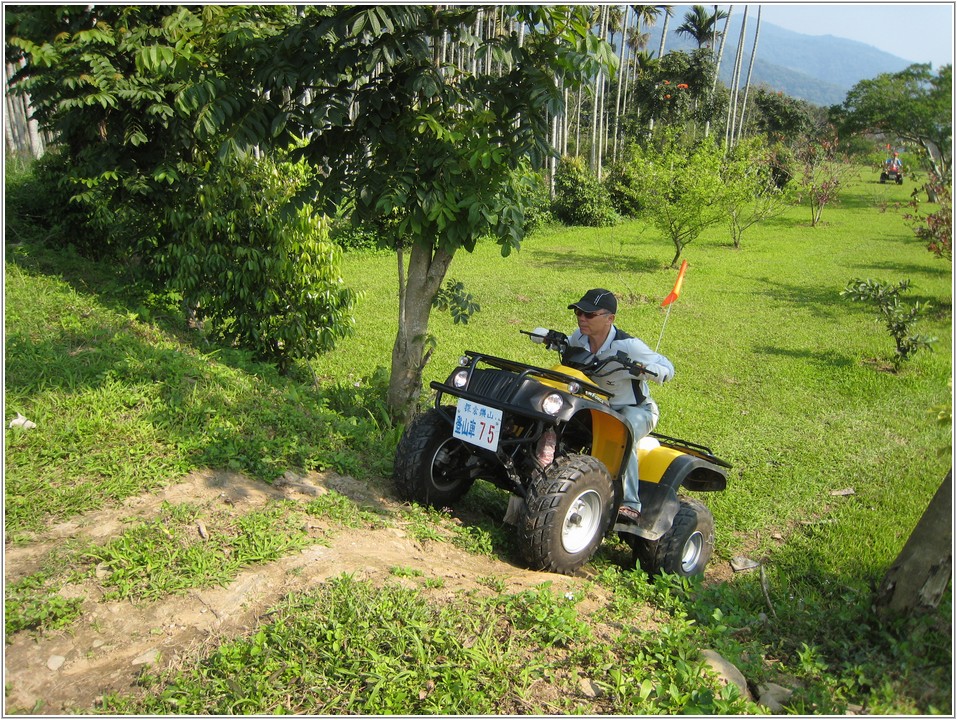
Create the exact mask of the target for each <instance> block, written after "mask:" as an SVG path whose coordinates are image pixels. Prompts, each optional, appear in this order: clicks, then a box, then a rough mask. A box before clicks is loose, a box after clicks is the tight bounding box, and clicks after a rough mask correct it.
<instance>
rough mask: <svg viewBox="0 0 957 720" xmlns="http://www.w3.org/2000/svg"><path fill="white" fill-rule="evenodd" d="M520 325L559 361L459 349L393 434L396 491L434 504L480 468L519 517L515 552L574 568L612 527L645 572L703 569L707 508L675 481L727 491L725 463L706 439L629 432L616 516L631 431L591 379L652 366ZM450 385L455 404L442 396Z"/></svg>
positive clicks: (448, 502)
mask: <svg viewBox="0 0 957 720" xmlns="http://www.w3.org/2000/svg"><path fill="white" fill-rule="evenodd" d="M522 332H523V333H524V334H526V335H529V336H530V337H531V339H532V340H533V341H534V342H538V343H545V346H546V347H547V348H548V349H551V350H557V351H558V352H559V353H560V355H561V358H562V361H561V364H559V365H556V366H554V367H552V368H551V369H544V368H539V367H534V366H532V365H526V364H524V363H520V362H514V361H511V360H504V359H502V358H498V357H494V356H491V355H484V354H480V353H475V352H466V354H465V356H464V357H462V358H461V359H460V361H459V365H460V366H459V367H458V368H457V369H455V370H454V371H453V372H452V374H451V375H449V377H448V379H447V380H446V381H445V382H444V383H439V382H433V383H432V384H431V386H432V388H433V389H434V390H436V392H437V396H436V401H435V407H434V408H432V409H431V410H429V411H428V412H426V413H424V414H422V415H420V416H419V417H418V418H417V419H416V420H415V421H413V422H412V423H411V424H410V425H409V426H408V428H406V431H405V433H404V435H403V436H402V439H401V440H400V442H399V445H398V448H397V450H396V458H395V473H394V482H395V487H396V491H397V492H398V494H399V496H400V497H401V498H402V499H404V500H407V501H410V502H418V503H422V504H425V505H429V506H432V507H436V508H443V507H449V506H452V505H454V504H455V503H456V502H457V501H458V500H460V499H461V498H462V497H463V496H464V495H465V493H467V492H468V490H469V488H470V487H471V486H472V483H473V482H474V481H475V480H477V479H483V480H486V481H488V482H491V483H493V484H494V485H496V486H498V487H500V488H502V489H504V490H507V491H508V492H510V493H511V494H512V497H511V498H510V502H509V507H508V512H507V513H506V518H505V520H506V522H509V523H511V524H516V525H517V526H518V544H519V547H520V550H521V553H522V556H523V558H524V560H525V561H526V562H528V564H529V565H530V567H532V568H533V569H536V570H547V571H551V572H559V573H565V574H572V573H574V572H575V571H577V570H578V569H579V568H580V567H581V566H582V565H584V564H585V563H587V562H588V561H589V560H590V559H591V557H592V556H593V555H594V553H595V551H596V550H597V549H598V546H599V545H600V543H601V541H602V539H603V538H604V536H605V535H606V534H607V533H609V532H611V531H617V532H618V533H619V536H620V537H621V538H622V540H623V541H625V542H626V543H627V544H628V545H629V546H630V547H631V549H632V552H633V562H637V563H639V564H640V565H641V567H642V569H644V570H645V571H646V572H648V573H656V572H660V571H665V572H669V573H677V574H679V575H685V576H690V575H696V574H700V573H702V572H704V568H705V565H707V563H708V560H709V559H710V558H711V553H712V549H713V545H714V519H713V517H712V515H711V513H710V511H709V510H708V509H707V508H706V507H705V506H704V505H703V504H702V503H701V502H699V501H698V500H694V499H690V498H686V497H679V496H678V494H677V491H678V489H679V488H681V487H682V486H684V487H685V488H687V489H688V490H692V491H715V490H724V489H725V487H726V485H727V474H726V471H727V469H728V468H730V467H731V466H730V465H729V464H728V463H726V462H724V461H723V460H720V459H718V458H717V457H715V456H714V455H713V454H712V452H711V450H710V449H708V448H707V447H704V446H703V445H696V444H694V443H690V442H685V441H683V440H677V439H675V438H670V437H666V436H664V435H659V434H657V433H652V435H651V436H649V437H647V438H644V439H643V440H642V441H641V442H640V443H638V457H639V477H640V490H639V495H640V498H641V507H642V509H641V520H640V522H639V523H637V524H634V523H630V522H628V523H626V522H619V523H617V524H615V521H616V518H617V513H618V507H619V505H620V504H621V500H622V494H623V491H622V475H623V473H624V470H625V466H626V464H627V463H626V458H627V457H628V454H629V453H631V452H634V451H635V449H634V440H633V438H632V434H631V429H630V426H629V425H628V423H627V422H626V421H625V419H624V417H623V416H622V415H620V414H619V413H617V412H616V411H614V410H612V409H611V407H610V406H609V405H608V397H609V396H610V394H609V393H608V392H606V391H605V390H602V389H601V388H600V387H598V385H596V384H594V382H593V380H592V378H601V377H602V376H603V375H605V374H609V373H611V372H614V371H615V370H620V368H621V366H625V367H627V368H628V369H629V371H630V372H631V374H632V375H634V376H636V377H637V376H639V375H641V374H642V373H647V374H651V373H650V372H649V371H647V370H646V369H645V368H644V367H643V366H641V365H639V364H637V363H634V362H632V361H631V360H630V359H629V358H628V357H627V356H625V355H624V354H623V353H619V354H618V356H617V357H613V358H605V359H602V360H599V359H597V358H596V357H595V356H594V355H593V354H591V353H589V352H588V351H587V350H584V349H581V348H569V347H568V338H567V336H565V335H564V334H562V333H560V332H557V331H554V330H545V329H544V328H538V329H536V330H534V331H533V332H526V331H524V330H523V331H522ZM447 395H448V396H452V397H454V398H455V399H456V403H455V404H454V405H451V404H443V401H444V400H445V396H447Z"/></svg>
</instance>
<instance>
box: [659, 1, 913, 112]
mask: <svg viewBox="0 0 957 720" xmlns="http://www.w3.org/2000/svg"><path fill="white" fill-rule="evenodd" d="M706 7H708V8H709V9H710V8H711V6H706ZM689 10H691V7H690V6H683V5H679V6H674V15H673V16H672V18H671V20H670V21H669V23H668V39H667V41H666V43H665V52H666V53H667V52H668V51H669V50H685V51H689V50H693V49H695V48H696V47H697V46H696V45H695V43H694V41H692V40H689V39H687V38H685V37H682V36H680V35H677V34H675V32H674V30H675V28H677V27H678V26H679V25H681V23H682V22H684V16H685V13H686V12H688V11H689ZM743 15H744V11H743V10H742V9H741V8H740V6H738V7H736V8H735V9H734V11H733V12H732V14H731V27H730V28H729V29H728V39H727V41H726V42H725V46H724V56H723V58H722V60H721V72H720V77H721V80H722V82H724V83H725V84H726V85H730V84H731V76H732V72H733V68H732V65H733V64H734V55H735V53H736V52H737V47H738V38H739V37H740V35H741V20H742V16H743ZM756 22H757V10H756V8H754V7H752V8H751V9H750V10H749V12H748V27H747V29H746V32H745V37H744V43H745V44H744V54H745V56H744V57H745V59H744V64H743V66H742V70H741V72H742V74H745V75H746V73H747V66H748V65H747V64H748V61H749V60H750V58H751V47H752V45H753V44H754V28H755V24H756ZM661 25H662V20H659V21H658V27H655V28H651V29H650V31H649V33H650V35H651V38H650V40H649V41H648V49H649V50H652V51H655V52H657V50H658V45H659V43H660V42H661ZM718 29H719V30H723V29H724V21H721V22H719V23H718ZM719 42H720V41H719ZM909 65H911V63H910V62H909V61H908V60H904V59H903V58H899V57H896V56H894V55H891V54H890V53H887V52H884V51H883V50H878V49H877V48H876V47H874V46H872V45H868V44H866V43H861V42H857V41H856V40H845V39H844V38H839V37H834V36H833V35H821V36H816V35H805V34H803V33H797V32H793V31H792V30H787V29H785V28H782V27H780V26H778V25H773V24H771V23H768V22H765V21H763V20H762V22H761V35H760V37H758V52H757V56H756V58H755V61H754V73H753V75H752V77H751V84H752V85H759V84H763V85H767V86H769V87H770V88H771V89H772V90H780V91H782V92H784V93H785V94H787V95H790V96H791V97H796V98H801V99H803V100H807V101H808V102H810V103H813V104H815V105H823V106H829V105H835V104H837V103H841V102H843V101H844V98H845V97H846V96H847V92H848V90H850V89H851V88H852V87H854V85H856V84H857V83H858V82H860V81H861V80H864V79H867V78H872V77H876V76H877V75H880V74H881V73H893V72H898V71H900V70H903V69H904V68H906V67H908V66H909ZM741 83H742V85H743V84H744V79H743V78H742V81H741Z"/></svg>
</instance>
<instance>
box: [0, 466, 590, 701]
mask: <svg viewBox="0 0 957 720" xmlns="http://www.w3.org/2000/svg"><path fill="white" fill-rule="evenodd" d="M327 489H334V490H336V491H338V492H341V493H343V494H345V495H347V496H349V497H351V498H352V499H354V500H356V501H358V502H359V503H360V504H362V505H365V506H367V507H380V508H383V509H395V508H396V507H397V506H396V505H395V503H394V501H391V500H390V499H388V498H386V497H383V496H382V495H380V494H378V493H377V492H376V491H375V490H373V489H370V486H368V485H365V484H362V483H358V482H356V481H355V480H352V479H351V478H345V477H341V476H338V475H335V474H325V475H319V474H311V475H309V476H307V477H305V478H294V479H293V481H292V482H287V483H283V484H281V486H280V487H272V486H269V485H266V484H264V483H261V482H256V481H251V480H249V479H247V478H245V477H243V476H241V475H236V474H229V473H206V474H199V473H198V474H195V475H193V476H191V477H189V478H188V479H187V480H186V481H184V482H182V483H179V484H177V485H174V486H171V487H169V488H167V489H166V490H165V491H163V492H161V493H155V494H151V495H148V496H140V497H135V498H131V499H129V500H128V501H126V502H125V503H124V504H123V505H122V506H121V507H119V508H113V509H111V510H101V511H97V512H93V513H89V514H87V515H84V516H81V517H79V518H76V519H74V520H71V521H70V522H68V523H64V524H61V525H58V526H55V527H53V528H51V529H50V530H49V531H48V532H46V533H44V534H43V536H42V537H37V538H35V539H34V541H33V542H31V543H29V544H26V545H18V546H15V547H14V546H9V547H7V548H6V550H5V568H4V577H5V580H6V581H7V582H8V583H9V582H11V581H15V580H16V579H18V578H22V577H25V576H26V575H29V574H31V573H34V572H36V571H37V570H39V569H41V566H42V563H43V562H44V558H45V557H46V556H47V554H48V553H49V552H50V550H51V549H53V548H55V547H56V546H57V545H59V544H62V543H64V542H66V541H69V540H75V541H80V542H84V541H90V540H95V541H97V542H106V541H107V540H109V539H110V538H111V537H113V536H116V535H119V534H120V533H122V532H123V530H124V529H125V528H126V527H128V524H129V522H130V521H131V520H132V521H139V520H147V519H150V518H153V517H155V516H156V515H157V514H158V513H159V510H160V507H161V506H162V503H163V502H164V501H165V502H168V503H171V504H178V503H183V502H190V503H192V504H195V505H201V506H207V507H213V506H216V505H217V504H220V503H226V504H228V505H231V506H234V507H236V508H237V510H238V511H241V512H242V511H249V510H251V509H253V508H255V507H260V506H262V505H264V504H266V503H268V502H270V501H273V500H280V499H300V500H302V499H308V497H309V496H310V495H313V496H314V495H316V494H318V493H321V492H324V491H325V490H327ZM397 566H398V567H403V568H410V569H412V570H414V571H418V572H421V573H422V575H421V576H420V577H418V578H417V579H418V580H419V581H420V582H419V583H417V585H419V586H421V582H422V581H424V580H426V579H441V580H442V583H441V588H440V589H438V590H432V591H430V592H434V593H436V598H437V600H438V601H442V600H443V599H445V600H450V599H452V598H453V597H454V596H456V595H458V594H460V593H462V592H464V591H471V590H476V589H479V590H487V588H485V587H484V586H481V585H480V584H479V583H478V582H477V581H476V579H477V578H482V577H490V576H492V577H496V578H498V579H499V580H500V581H501V582H503V583H504V584H505V588H506V592H521V590H523V589H526V588H530V587H534V586H536V585H538V584H540V583H542V582H547V581H550V582H551V583H552V584H553V586H554V587H555V588H556V589H557V590H565V589H570V588H573V587H580V586H581V585H582V584H584V583H585V582H586V579H585V578H567V577H563V576H559V575H553V574H546V573H536V572H529V571H528V570H525V569H523V568H520V567H517V566H514V565H511V564H509V563H507V562H503V561H501V560H497V559H493V558H487V557H482V556H478V555H472V554H469V553H467V552H464V551H462V550H459V549H458V548H456V547H454V546H453V545H451V544H450V543H444V542H428V543H427V547H423V545H422V544H420V543H419V542H417V541H416V540H415V539H414V538H413V537H411V536H410V535H409V534H407V533H406V532H405V531H404V530H403V529H401V527H390V528H384V529H376V530H368V529H363V530H352V529H341V530H336V532H335V534H334V537H333V538H332V540H331V542H329V543H328V544H326V545H312V546H310V547H308V548H306V549H305V550H303V551H302V552H300V553H299V554H297V555H292V556H288V557H284V558H282V559H281V560H278V561H276V562H272V563H267V564H263V565H258V566H256V567H254V568H250V569H248V570H246V571H245V572H243V573H242V574H240V575H239V576H238V577H237V578H236V579H235V580H234V581H233V582H232V583H231V584H230V585H229V586H228V587H224V588H220V587H213V588H204V589H199V590H192V591H190V592H189V593H188V594H186V595H178V596H172V597H169V598H166V599H164V600H160V601H156V602H150V603H140V604H133V603H130V602H128V601H121V602H116V601H111V602H107V601H104V600H103V597H102V590H101V588H100V586H99V585H98V584H97V583H95V582H88V583H82V584H74V585H68V586H67V587H65V588H64V590H63V591H62V594H63V595H64V596H67V597H78V598H81V599H82V601H83V605H82V610H83V612H82V616H81V617H80V618H79V620H77V621H76V622H74V623H72V624H71V625H70V627H68V628H67V629H65V630H61V631H56V632H51V633H47V634H45V635H43V636H38V635H35V634H33V633H29V632H21V633H17V634H16V635H14V636H13V637H12V638H10V639H9V640H10V642H9V644H7V646H6V653H5V668H4V669H5V673H4V674H5V682H6V688H7V692H6V698H5V714H10V713H25V712H26V713H30V712H36V713H42V714H44V715H46V714H62V713H69V712H80V713H82V712H83V711H84V710H88V709H89V708H92V707H93V706H94V704H95V703H96V701H97V698H99V697H101V696H103V695H104V694H106V693H109V692H128V691H130V690H131V688H132V687H133V684H134V682H135V680H136V677H137V676H138V675H139V673H140V672H141V671H142V670H143V668H144V666H145V665H152V666H153V669H155V670H159V669H162V668H165V667H168V666H175V665H177V664H180V663H182V662H184V661H186V660H187V659H189V658H191V657H196V656H199V655H202V654H203V653H204V652H205V651H206V650H208V649H209V648H211V647H214V646H215V645H217V644H219V643H220V642H221V641H222V640H223V639H225V638H228V637H235V636H237V635H241V634H242V633H244V632H245V631H247V630H250V629H252V628H254V627H255V626H256V625H257V624H258V623H259V622H261V620H262V618H263V615H264V613H266V611H267V610H268V609H269V608H270V607H272V606H274V605H275V604H276V603H277V602H278V601H279V599H280V598H282V597H283V596H284V595H287V594H288V593H290V592H294V591H300V590H308V589H309V588H311V587H314V586H316V585H317V584H319V583H321V582H323V581H324V580H326V579H328V578H331V577H334V576H337V575H340V574H342V573H352V574H354V575H355V577H356V578H357V579H369V580H373V581H376V582H385V581H387V580H388V581H390V582H403V580H400V579H398V578H396V577H395V576H394V575H393V574H391V572H390V569H391V568H394V567H397ZM404 582H413V580H411V579H409V580H404ZM600 593H601V591H600V590H599V589H595V588H594V587H593V588H592V590H591V591H590V593H589V597H588V598H586V600H585V601H584V603H583V605H584V606H580V610H581V611H582V612H587V611H588V610H587V606H588V605H591V604H597V603H600V602H602V598H600V597H598V595H600Z"/></svg>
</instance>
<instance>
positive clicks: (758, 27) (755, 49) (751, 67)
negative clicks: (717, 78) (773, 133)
mask: <svg viewBox="0 0 957 720" xmlns="http://www.w3.org/2000/svg"><path fill="white" fill-rule="evenodd" d="M760 35H761V6H760V5H758V21H757V23H756V24H755V26H754V45H752V46H751V61H750V62H749V63H748V78H747V80H745V81H744V100H743V101H742V102H741V122H740V123H739V124H738V140H739V141H740V140H741V136H742V135H743V134H744V116H745V113H746V112H747V111H748V94H749V93H750V90H751V73H752V72H754V58H755V56H756V55H757V52H758V36H760Z"/></svg>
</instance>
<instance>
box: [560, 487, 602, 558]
mask: <svg viewBox="0 0 957 720" xmlns="http://www.w3.org/2000/svg"><path fill="white" fill-rule="evenodd" d="M601 506H602V502H601V496H600V495H599V494H598V493H597V492H596V491H594V490H586V491H585V492H583V493H582V494H581V495H579V496H578V497H576V498H575V499H574V500H573V501H572V503H571V505H570V506H569V507H568V512H566V513H565V519H564V521H563V522H562V547H563V548H564V550H565V552H567V553H568V554H569V555H574V554H575V553H579V552H581V551H582V550H584V549H585V548H587V547H588V546H589V545H590V544H591V541H592V540H593V539H594V538H595V535H596V534H597V533H598V529H599V528H600V527H601Z"/></svg>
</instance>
